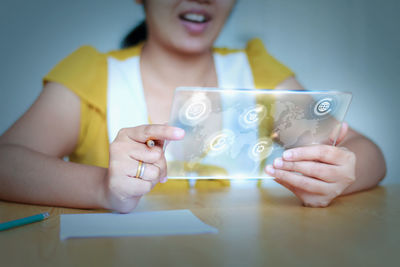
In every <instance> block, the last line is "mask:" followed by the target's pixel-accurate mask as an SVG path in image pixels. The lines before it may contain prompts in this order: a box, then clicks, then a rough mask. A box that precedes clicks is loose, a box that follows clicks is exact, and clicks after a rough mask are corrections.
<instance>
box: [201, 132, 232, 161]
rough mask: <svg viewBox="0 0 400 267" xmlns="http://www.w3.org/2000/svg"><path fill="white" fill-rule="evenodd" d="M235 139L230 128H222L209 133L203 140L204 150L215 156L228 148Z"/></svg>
mask: <svg viewBox="0 0 400 267" xmlns="http://www.w3.org/2000/svg"><path fill="white" fill-rule="evenodd" d="M234 141H235V134H234V133H233V132H232V131H230V130H222V131H219V132H216V133H214V134H213V135H211V136H210V137H209V138H208V139H207V140H206V142H205V148H204V150H205V152H206V153H208V154H209V155H210V156H216V155H219V154H221V153H223V152H224V151H226V150H228V149H229V148H230V147H231V146H232V144H233V143H234Z"/></svg>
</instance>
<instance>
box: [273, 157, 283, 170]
mask: <svg viewBox="0 0 400 267" xmlns="http://www.w3.org/2000/svg"><path fill="white" fill-rule="evenodd" d="M274 167H276V168H282V167H283V161H282V158H277V159H275V160H274Z"/></svg>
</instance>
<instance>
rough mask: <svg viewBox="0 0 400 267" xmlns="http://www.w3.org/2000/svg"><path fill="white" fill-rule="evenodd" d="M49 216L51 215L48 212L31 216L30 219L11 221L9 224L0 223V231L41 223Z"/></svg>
mask: <svg viewBox="0 0 400 267" xmlns="http://www.w3.org/2000/svg"><path fill="white" fill-rule="evenodd" d="M49 216H50V215H49V213H48V212H43V213H40V214H36V215H33V216H29V217H25V218H21V219H17V220H13V221H9V222H4V223H0V231H4V230H7V229H10V228H14V227H18V226H22V225H25V224H29V223H34V222H40V221H43V220H44V219H47V218H48V217H49Z"/></svg>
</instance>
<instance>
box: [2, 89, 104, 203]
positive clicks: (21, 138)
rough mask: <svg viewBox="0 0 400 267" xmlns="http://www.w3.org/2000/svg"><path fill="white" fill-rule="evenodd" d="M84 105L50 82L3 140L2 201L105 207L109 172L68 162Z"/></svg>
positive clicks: (69, 93)
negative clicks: (104, 188) (105, 192)
mask: <svg viewBox="0 0 400 267" xmlns="http://www.w3.org/2000/svg"><path fill="white" fill-rule="evenodd" d="M79 122H80V100H79V98H78V97H77V96H76V95H75V94H73V93H72V92H71V91H69V90H68V89H67V88H65V87H63V86H62V85H60V84H56V83H48V84H46V85H45V87H44V88H43V91H42V93H41V94H40V96H39V98H38V99H37V100H36V102H35V103H34V104H33V105H32V107H31V108H30V109H29V110H28V111H27V112H26V113H25V114H24V115H23V116H22V117H21V118H20V119H19V120H18V121H17V122H16V123H15V124H14V125H13V126H12V127H11V128H10V129H9V130H8V131H7V132H5V133H4V134H3V135H2V136H1V137H0V166H1V168H0V198H1V199H4V200H10V201H16V202H25V203H32V204H43V205H54V206H65V207H79V208H100V207H104V206H105V203H104V201H103V200H104V190H103V189H102V188H103V180H104V177H105V174H106V169H103V168H99V167H93V166H86V165H81V164H75V163H71V162H65V161H63V160H62V157H64V156H66V155H68V154H70V153H71V152H72V151H73V150H74V148H75V146H76V144H77V141H78V137H79V127H80V126H79Z"/></svg>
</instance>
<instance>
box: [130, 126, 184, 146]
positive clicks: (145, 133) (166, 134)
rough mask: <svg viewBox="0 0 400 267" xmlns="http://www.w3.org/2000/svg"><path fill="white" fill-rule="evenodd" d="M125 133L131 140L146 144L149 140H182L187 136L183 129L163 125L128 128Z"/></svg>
mask: <svg viewBox="0 0 400 267" xmlns="http://www.w3.org/2000/svg"><path fill="white" fill-rule="evenodd" d="M124 132H125V133H126V135H127V136H128V137H129V138H130V139H132V140H134V141H137V142H140V143H145V142H146V141H147V140H149V139H152V140H159V141H164V140H180V139H182V138H183V137H184V136H185V131H184V130H183V129H181V128H178V127H173V126H168V125H163V124H149V125H140V126H137V127H134V128H126V129H124Z"/></svg>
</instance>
